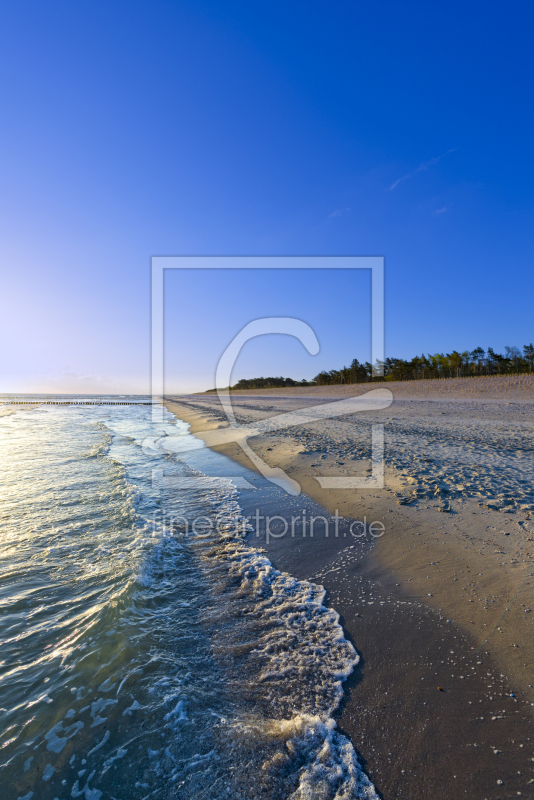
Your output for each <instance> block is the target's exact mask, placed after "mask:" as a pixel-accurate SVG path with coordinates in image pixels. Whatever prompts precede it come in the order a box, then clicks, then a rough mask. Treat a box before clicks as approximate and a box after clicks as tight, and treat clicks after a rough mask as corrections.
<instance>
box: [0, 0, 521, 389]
mask: <svg viewBox="0 0 534 800" xmlns="http://www.w3.org/2000/svg"><path fill="white" fill-rule="evenodd" d="M532 16H533V13H532V10H531V9H530V8H529V7H528V6H527V4H519V3H517V4H511V5H508V6H503V5H502V3H499V4H497V3H484V4H483V3H480V2H477V3H472V2H471V3H470V2H467V3H466V2H462V3H459V2H452V3H448V4H446V5H445V4H444V5H435V4H432V5H431V4H427V3H422V2H411V3H410V2H408V3H404V4H400V3H396V2H395V3H394V2H376V3H373V4H368V3H366V4H364V3H355V2H337V3H330V4H326V3H324V2H323V3H318V2H309V1H308V2H287V0H286V2H284V3H282V2H277V1H276V0H272V1H271V2H270V3H269V4H265V3H263V4H259V3H250V2H220V1H219V2H175V1H173V2H171V1H170V0H168V1H167V2H160V1H159V0H151V2H135V0H128V2H114V0H110V1H109V2H106V3H104V2H95V0H93V1H92V2H85V1H84V0H80V1H78V2H76V3H67V2H60V1H59V0H58V1H57V2H49V3H38V2H27V1H26V0H21V2H17V3H15V2H9V3H4V4H3V5H2V7H1V9H0V70H1V72H0V75H1V79H0V103H1V107H2V109H3V124H2V126H1V127H0V176H1V186H2V192H1V194H0V264H1V265H2V275H3V277H2V288H3V291H2V293H1V297H0V304H1V305H0V332H1V334H2V341H3V343H4V348H3V356H2V359H3V367H2V384H3V385H2V386H1V389H2V390H4V391H32V390H34V391H40V390H43V391H44V390H46V391H72V392H76V391H94V392H99V391H117V392H123V391H146V390H147V389H148V378H149V357H150V327H149V326H150V257H151V256H152V255H162V254H164V255H181V254H187V255H195V254H199V255H277V254H280V255H293V254H294V255H383V256H385V259H386V275H387V277H386V352H387V354H388V355H390V356H400V357H409V356H412V355H414V354H415V353H420V352H422V351H425V352H436V351H450V350H452V349H453V348H457V349H465V348H474V347H476V346H478V345H481V346H482V347H487V346H488V345H490V346H493V347H495V348H496V349H497V350H502V349H503V348H504V346H505V345H507V344H509V345H513V344H516V345H519V346H522V345H523V344H525V343H527V342H530V341H532V340H533V339H534V324H533V314H532V301H533V297H534V291H533V289H534V277H533V269H532V230H533V227H534V226H533V200H532V196H533V195H532V186H533V179H534V175H533V162H534V159H533V156H532V135H533V131H532V128H533V125H532V122H533V114H532V104H531V100H530V95H531V87H532V79H533V68H532V59H531V55H530V53H531V42H530V32H531V30H532V22H533V19H532ZM368 290H369V283H368V281H367V282H366V279H365V278H364V277H363V276H361V275H360V276H357V275H354V276H353V278H352V282H351V280H350V279H349V278H347V276H344V277H342V276H339V275H336V276H334V277H332V274H331V273H330V272H325V273H324V274H322V277H321V276H313V277H312V276H309V280H308V281H307V282H305V285H303V284H302V275H298V276H297V275H296V274H287V275H285V276H283V275H281V274H277V275H274V274H271V276H270V277H269V276H268V277H267V278H261V279H260V278H255V279H245V278H243V277H242V278H241V280H237V279H236V277H235V275H234V276H230V275H229V274H228V275H226V279H225V280H222V279H221V277H217V278H214V277H213V276H212V274H210V275H207V274H204V275H198V274H196V275H193V274H189V275H182V276H181V277H180V278H178V276H173V278H172V279H170V280H169V281H168V286H167V295H166V303H167V323H168V327H167V336H166V358H167V388H168V389H169V390H180V389H181V390H194V389H200V388H202V387H204V386H206V385H208V386H210V385H213V371H214V368H215V364H214V363H213V361H214V359H216V358H217V356H218V354H220V353H221V352H222V350H223V349H224V347H225V346H226V344H227V343H228V339H229V338H232V336H233V330H234V328H235V329H236V330H235V332H236V333H237V330H238V329H239V327H240V326H242V324H244V323H245V322H246V321H248V320H250V319H253V318H255V317H257V316H278V315H291V314H294V315H295V316H299V317H300V318H303V319H306V321H307V322H309V323H310V324H311V325H312V326H315V327H318V335H319V339H320V342H321V352H320V353H319V355H318V356H315V357H311V356H309V355H308V354H306V353H305V352H304V350H303V349H302V347H301V346H300V345H298V343H295V342H290V341H289V340H288V339H282V337H277V338H276V339H274V338H273V339H272V340H270V341H269V340H268V339H267V338H266V339H264V340H263V341H260V340H258V341H257V342H255V343H252V342H251V343H249V344H248V345H247V346H246V348H245V350H244V351H243V354H242V356H241V357H240V360H239V362H238V364H237V366H236V371H235V377H236V379H237V378H240V377H244V376H253V375H256V374H267V373H273V372H274V373H275V374H281V373H282V374H287V375H292V376H294V377H297V378H300V377H311V376H313V375H314V374H316V372H318V371H319V369H322V368H324V367H329V366H330V367H337V366H342V365H343V364H344V363H347V362H348V361H350V359H351V358H352V357H353V356H356V357H358V358H359V359H360V360H365V359H367V358H368V357H369V335H368V334H369V324H368V310H369V309H368V306H369V298H368V294H369V291H368Z"/></svg>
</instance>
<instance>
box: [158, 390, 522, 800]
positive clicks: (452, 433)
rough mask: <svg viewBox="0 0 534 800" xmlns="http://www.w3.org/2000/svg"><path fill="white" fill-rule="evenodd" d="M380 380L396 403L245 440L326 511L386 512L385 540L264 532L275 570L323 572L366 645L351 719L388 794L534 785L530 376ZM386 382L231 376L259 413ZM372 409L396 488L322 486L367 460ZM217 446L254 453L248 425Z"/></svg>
mask: <svg viewBox="0 0 534 800" xmlns="http://www.w3.org/2000/svg"><path fill="white" fill-rule="evenodd" d="M382 386H386V388H387V389H389V390H391V392H392V394H393V398H394V399H393V402H392V404H391V405H390V406H389V407H388V408H385V409H383V410H381V411H368V412H363V413H358V414H352V415H347V416H343V417H339V418H333V419H328V420H321V421H318V422H312V423H309V424H300V425H298V426H294V427H291V428H288V429H286V430H283V431H272V432H266V433H264V434H262V435H261V436H256V437H254V438H252V439H250V440H249V442H248V444H249V445H250V446H251V447H252V449H253V450H254V452H255V453H256V454H257V455H258V456H260V457H261V459H263V460H264V461H265V462H266V463H267V464H268V465H269V466H271V467H278V468H281V469H283V470H284V471H285V473H286V474H287V475H288V476H289V477H291V478H292V479H293V480H295V481H297V482H298V483H299V484H300V486H301V489H302V492H303V493H305V494H306V495H308V496H309V497H311V498H313V500H315V501H316V502H317V503H319V504H320V505H321V506H322V507H323V508H324V509H326V510H327V511H328V512H329V513H331V514H334V513H335V512H336V510H337V512H338V513H339V515H341V516H343V517H345V518H350V519H354V520H360V521H363V520H365V522H366V523H367V525H369V524H370V523H371V522H374V521H378V522H381V523H382V525H383V527H384V533H383V535H382V536H381V537H379V538H374V537H369V532H368V529H367V533H366V538H365V541H366V542H367V543H372V544H373V545H374V546H373V547H372V548H371V547H361V546H360V544H361V541H362V539H361V538H358V537H356V538H353V539H351V538H350V537H349V538H338V539H336V538H335V537H329V538H328V539H325V538H324V536H323V537H321V536H320V535H317V534H316V535H315V537H314V538H313V539H311V538H309V537H308V538H306V539H302V538H300V539H299V538H298V537H297V538H291V537H290V536H288V537H282V538H278V539H272V540H271V541H270V542H269V543H265V544H264V546H265V548H266V549H267V551H268V553H269V555H270V558H271V559H272V560H273V562H274V563H275V565H276V566H277V567H278V568H279V569H282V570H285V571H288V572H290V573H291V574H293V575H294V576H295V577H297V578H306V579H310V580H313V581H314V582H316V583H321V584H322V585H324V587H325V588H326V590H327V592H328V602H329V604H330V605H331V606H332V607H333V608H334V609H335V610H337V611H338V612H339V613H340V614H341V617H342V621H343V625H344V629H345V631H346V635H347V636H348V637H349V638H350V639H351V641H352V642H353V643H354V646H355V647H356V649H357V650H358V652H359V653H360V655H361V662H360V664H359V666H358V668H357V669H356V670H355V672H354V674H353V675H352V676H351V678H350V679H349V680H348V682H347V684H346V686H347V692H346V701H345V703H344V705H343V708H342V709H341V713H340V715H339V719H338V724H339V726H340V728H341V729H342V730H343V731H345V732H346V733H348V734H349V735H350V736H351V738H352V741H353V743H354V745H355V747H356V749H357V750H358V752H359V754H360V756H361V759H362V763H364V765H365V768H366V770H367V772H368V774H369V775H370V777H371V779H372V780H373V782H374V783H375V785H376V787H377V789H378V790H379V791H380V792H381V793H382V795H383V797H384V798H389V797H395V798H410V800H418V798H421V800H422V798H428V797H432V798H436V799H437V798H449V800H450V798H454V797H465V796H466V795H467V796H470V797H474V798H487V800H492V799H493V798H495V799H496V800H497V798H499V799H500V798H508V797H517V796H521V795H523V796H525V797H531V796H534V789H533V787H534V742H533V741H532V736H531V731H532V730H533V727H532V726H533V723H534V713H533V712H534V707H533V704H534V689H533V687H532V684H534V628H533V624H534V623H533V619H534V613H533V611H534V596H533V589H534V575H533V563H532V562H533V561H534V459H533V453H534V421H533V415H532V411H533V404H534V376H528V375H523V376H518V377H514V376H506V377H494V378H470V379H457V380H453V379H451V380H443V381H418V382H409V383H388V384H382ZM372 388H375V386H370V385H369V384H367V385H365V384H360V385H355V386H341V387H336V386H330V387H312V388H298V389H285V390H280V389H278V390H263V391H249V392H235V393H233V395H232V403H233V408H234V412H235V415H236V420H237V422H238V423H240V424H254V423H256V422H258V421H260V420H265V419H267V418H270V417H273V416H275V415H277V414H280V413H285V412H287V411H292V410H297V409H306V408H311V407H312V406H314V405H320V404H324V403H328V402H332V401H333V400H336V399H343V398H347V397H351V396H357V395H362V394H365V393H366V392H368V391H369V390H370V389H372ZM166 405H167V407H168V408H169V410H171V411H173V412H174V413H175V414H176V415H177V416H178V417H180V418H181V419H183V420H185V421H186V422H188V423H189V424H190V425H191V430H192V432H193V433H195V434H196V435H199V436H201V435H202V432H203V431H209V430H213V429H217V428H221V427H226V426H227V425H228V420H227V417H226V414H225V413H224V411H223V410H222V408H221V406H220V403H219V400H218V398H217V396H216V395H215V394H211V393H208V394H205V395H191V396H187V397H186V396H176V397H169V398H167V401H166ZM373 423H374V424H378V423H381V424H383V425H384V436H385V485H384V488H382V489H369V488H366V489H331V488H330V489H324V488H321V486H320V484H319V482H318V481H317V479H316V478H317V476H332V477H333V476H364V475H370V474H371V472H370V468H371V464H370V454H371V426H372V425H373ZM218 449H220V451H221V452H223V453H224V454H225V455H227V456H229V457H230V458H232V459H233V460H235V461H237V462H239V463H240V464H243V465H244V466H247V467H249V468H254V467H253V465H252V464H251V462H250V460H249V459H248V458H247V456H246V455H245V453H244V452H243V451H242V450H241V448H240V447H239V446H238V445H237V444H236V443H235V442H234V443H230V444H225V445H223V446H221V447H220V448H218ZM274 513H279V514H282V513H283V509H280V510H278V511H277V512H274ZM356 530H357V531H360V530H362V528H361V527H357V529H356ZM380 530H381V529H380ZM455 786H457V787H458V789H455Z"/></svg>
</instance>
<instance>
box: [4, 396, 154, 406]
mask: <svg viewBox="0 0 534 800" xmlns="http://www.w3.org/2000/svg"><path fill="white" fill-rule="evenodd" d="M0 403H9V404H11V405H17V406H21V405H22V406H35V405H37V406H43V405H44V406H151V405H153V403H152V400H136V399H131V400H122V399H121V400H114V399H108V398H90V399H89V398H88V399H78V398H75V397H62V398H50V397H43V398H40V397H32V398H28V397H10V396H8V395H4V396H2V395H0Z"/></svg>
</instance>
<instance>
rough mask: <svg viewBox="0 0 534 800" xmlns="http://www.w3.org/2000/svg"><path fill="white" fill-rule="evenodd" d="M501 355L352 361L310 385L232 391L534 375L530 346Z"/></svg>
mask: <svg viewBox="0 0 534 800" xmlns="http://www.w3.org/2000/svg"><path fill="white" fill-rule="evenodd" d="M504 349H505V352H504V355H503V354H501V353H496V352H495V351H494V350H493V348H491V347H488V349H487V351H486V350H484V348H482V347H477V348H475V350H464V351H463V352H462V353H459V352H458V351H457V350H453V351H452V353H435V354H434V355H430V354H429V355H427V356H425V355H424V353H423V354H422V355H420V356H414V358H412V359H411V360H405V359H403V358H386V359H385V361H377V362H376V364H375V365H374V368H373V365H372V364H370V363H369V362H368V361H366V362H365V363H363V364H360V362H359V361H358V359H357V358H355V359H354V360H353V361H352V363H351V365H350V367H342V369H332V370H330V371H326V370H323V371H322V372H320V373H319V374H318V375H316V376H315V378H313V380H311V381H305V380H302V381H295V380H293V379H292V378H282V377H279V378H243V379H242V380H240V381H238V383H236V384H235V386H232V387H231V388H232V389H269V388H277V389H278V388H282V387H285V386H328V385H333V384H342V383H368V382H370V381H384V380H385V381H415V380H428V379H435V378H462V377H470V376H475V375H517V374H520V373H532V372H534V344H532V343H531V344H526V345H525V346H524V347H523V352H521V350H520V349H519V347H505V348H504Z"/></svg>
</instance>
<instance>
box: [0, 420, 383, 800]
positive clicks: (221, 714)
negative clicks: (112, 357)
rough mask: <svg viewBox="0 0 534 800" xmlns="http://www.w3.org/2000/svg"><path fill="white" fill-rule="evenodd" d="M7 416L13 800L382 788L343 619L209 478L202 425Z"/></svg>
mask: <svg viewBox="0 0 534 800" xmlns="http://www.w3.org/2000/svg"><path fill="white" fill-rule="evenodd" d="M2 413H3V414H4V415H3V416H0V448H1V453H2V461H1V463H2V480H1V483H2V492H1V498H0V612H1V613H0V641H1V653H0V707H1V708H0V714H1V715H2V726H1V739H0V751H1V752H0V765H1V772H0V776H1V780H2V796H3V797H5V798H6V799H7V798H9V800H10V799H11V798H13V800H17V798H19V799H20V800H30V798H35V800H39V799H40V798H43V800H45V799H46V800H48V799H49V800H53V799H54V798H58V800H59V799H60V798H71V797H73V798H77V797H82V798H85V800H100V798H111V800H131V799H132V798H139V800H142V799H143V798H168V797H173V798H174V797H177V798H210V800H218V798H242V800H254V799H255V798H291V800H305V799H306V800H308V798H309V799H310V800H311V798H314V799H316V800H323V799H324V800H334V798H335V799H336V800H349V798H376V797H377V795H376V792H375V790H374V787H373V786H372V784H371V783H370V782H369V780H368V778H367V777H366V776H365V774H364V773H363V772H362V770H361V768H360V765H359V763H358V760H357V757H356V754H355V752H354V749H353V747H352V744H351V743H350V741H349V740H348V739H347V738H346V737H345V736H343V735H342V734H341V733H340V732H339V731H337V729H336V725H335V721H334V719H333V714H334V712H335V711H336V708H337V707H338V705H339V703H340V701H341V698H342V693H343V688H342V682H343V681H344V680H345V678H346V677H347V676H348V675H349V674H350V672H351V671H352V669H353V667H354V665H355V664H356V663H357V661H358V656H357V654H356V652H355V650H354V648H353V647H352V645H351V644H350V643H349V642H348V641H347V640H346V639H345V638H344V636H343V630H342V628H341V626H340V624H339V619H338V616H337V614H336V613H335V612H334V611H333V610H331V609H328V608H326V607H325V605H324V603H323V601H324V591H323V589H322V588H321V587H320V586H317V585H314V584H312V583H309V582H306V581H297V580H295V579H294V578H292V577H291V576H289V575H287V574H283V573H280V572H279V571H277V570H276V569H275V568H274V567H273V566H272V564H271V563H270V562H269V560H268V559H267V557H266V556H265V554H264V553H262V552H261V551H259V550H257V549H255V548H254V547H253V546H251V544H250V543H249V538H250V537H247V531H248V524H247V522H246V520H245V519H244V518H243V514H242V507H241V505H240V502H239V493H238V491H237V489H236V487H235V485H234V484H233V483H232V482H231V481H229V480H224V479H221V480H217V481H205V480H204V481H202V480H198V478H202V477H203V476H202V473H201V472H200V471H199V470H198V469H197V468H196V467H195V466H192V465H191V463H188V460H187V453H188V452H194V451H195V449H198V448H199V447H201V443H200V442H199V441H198V440H197V439H195V438H194V437H193V436H191V435H190V434H189V433H188V431H187V428H188V426H187V425H186V424H185V423H183V422H181V421H180V420H178V419H176V418H175V417H174V416H173V415H172V414H170V413H169V412H167V411H163V421H162V422H161V421H160V422H157V423H154V422H152V409H151V408H149V407H144V406H120V407H106V406H96V407H84V406H66V407H64V406H44V405H43V406H39V407H33V408H32V407H30V408H24V407H23V408H21V407H18V406H9V405H4V406H2ZM162 441H163V442H164V443H165V442H168V443H169V444H168V446H166V447H165V446H161V444H157V443H161V442H162ZM221 458H222V457H221ZM184 478H194V479H196V480H189V481H185V482H184V481H183V479H184ZM202 520H204V522H202ZM189 521H191V522H194V521H197V524H196V527H195V531H196V532H195V533H192V532H191V530H190V529H189Z"/></svg>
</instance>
